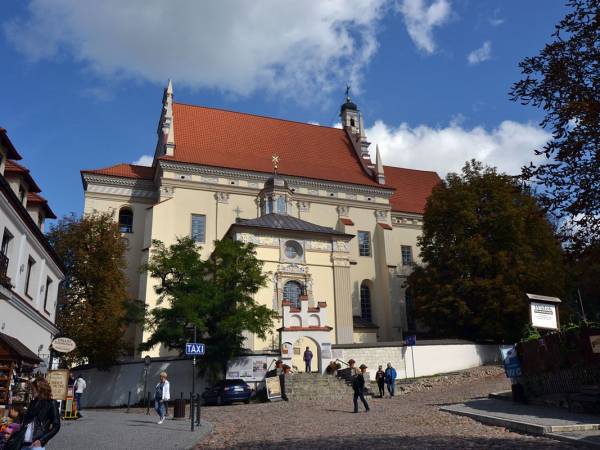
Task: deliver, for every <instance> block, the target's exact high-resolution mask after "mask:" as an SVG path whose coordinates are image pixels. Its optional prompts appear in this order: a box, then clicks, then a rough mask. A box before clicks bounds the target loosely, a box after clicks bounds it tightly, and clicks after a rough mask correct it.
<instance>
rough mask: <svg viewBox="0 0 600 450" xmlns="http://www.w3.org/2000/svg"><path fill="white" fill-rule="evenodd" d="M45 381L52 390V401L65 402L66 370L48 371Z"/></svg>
mask: <svg viewBox="0 0 600 450" xmlns="http://www.w3.org/2000/svg"><path fill="white" fill-rule="evenodd" d="M46 380H47V381H48V383H49V384H50V387H51V388H52V399H53V400H62V401H64V400H66V399H67V390H68V388H69V371H68V370H66V369H60V370H49V371H48V375H46Z"/></svg>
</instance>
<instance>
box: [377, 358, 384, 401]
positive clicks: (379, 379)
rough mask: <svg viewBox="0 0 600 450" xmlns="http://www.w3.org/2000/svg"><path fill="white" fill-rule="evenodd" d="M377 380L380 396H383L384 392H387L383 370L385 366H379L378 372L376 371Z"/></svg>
mask: <svg viewBox="0 0 600 450" xmlns="http://www.w3.org/2000/svg"><path fill="white" fill-rule="evenodd" d="M375 381H376V382H377V387H378V388H379V398H383V394H384V393H385V388H384V387H385V372H384V370H383V366H379V369H377V372H376V373H375Z"/></svg>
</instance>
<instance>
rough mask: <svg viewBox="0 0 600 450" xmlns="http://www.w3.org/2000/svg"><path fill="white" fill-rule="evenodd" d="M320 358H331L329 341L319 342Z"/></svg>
mask: <svg viewBox="0 0 600 450" xmlns="http://www.w3.org/2000/svg"><path fill="white" fill-rule="evenodd" d="M321 358H322V359H331V343H330V342H323V343H322V344H321Z"/></svg>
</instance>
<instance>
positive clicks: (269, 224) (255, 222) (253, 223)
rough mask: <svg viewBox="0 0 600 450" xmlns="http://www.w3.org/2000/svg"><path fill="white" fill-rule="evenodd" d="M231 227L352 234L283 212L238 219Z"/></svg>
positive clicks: (339, 234) (341, 234)
mask: <svg viewBox="0 0 600 450" xmlns="http://www.w3.org/2000/svg"><path fill="white" fill-rule="evenodd" d="M232 227H247V228H265V229H269V230H285V231H299V232H303V233H318V234H332V235H337V236H348V237H351V236H352V235H350V234H346V233H343V232H341V231H337V230H335V229H333V228H329V227H323V226H321V225H316V224H314V223H311V222H307V221H306V220H302V219H298V218H296V217H292V216H287V215H283V214H275V213H272V214H265V215H264V216H261V217H258V218H256V219H238V220H237V221H236V223H235V224H233V225H232Z"/></svg>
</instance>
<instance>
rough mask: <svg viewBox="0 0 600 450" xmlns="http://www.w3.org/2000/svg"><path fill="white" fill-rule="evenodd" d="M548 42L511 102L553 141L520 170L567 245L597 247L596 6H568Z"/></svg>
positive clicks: (599, 81)
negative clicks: (528, 110)
mask: <svg viewBox="0 0 600 450" xmlns="http://www.w3.org/2000/svg"><path fill="white" fill-rule="evenodd" d="M567 6H568V7H569V8H570V11H569V12H568V14H567V15H566V16H565V17H564V18H563V19H562V20H561V21H560V23H559V24H558V25H557V26H556V31H555V32H554V34H553V38H554V39H553V41H552V42H551V43H550V44H547V45H546V46H545V47H544V49H543V50H541V52H540V53H539V55H537V56H533V57H529V58H525V59H524V60H523V61H522V62H521V63H520V67H521V71H522V74H523V75H524V78H523V79H522V80H520V81H518V82H517V83H515V84H514V85H513V86H512V89H511V92H510V95H511V98H512V100H515V101H520V102H521V103H522V104H525V105H529V104H530V105H532V106H534V107H537V108H542V109H543V110H544V113H545V116H544V119H543V120H542V122H541V124H540V125H541V126H542V127H544V128H550V129H551V130H552V139H551V140H550V141H549V142H548V143H547V144H546V145H545V146H544V147H543V148H541V149H537V150H535V153H536V154H537V155H543V156H545V160H542V161H541V162H539V163H537V164H535V165H534V164H531V165H530V166H529V167H524V169H523V175H524V176H525V178H527V179H529V180H531V181H532V182H533V183H535V184H537V185H539V186H541V187H542V189H540V191H539V197H540V199H541V200H542V204H543V205H544V206H545V207H546V208H548V210H549V211H551V212H552V213H553V214H555V215H556V216H557V218H558V219H559V220H560V222H561V224H562V226H561V231H562V232H561V234H562V235H563V237H564V238H566V239H567V240H568V241H569V242H570V243H571V244H573V245H574V247H576V248H577V247H582V246H583V247H585V246H586V245H588V244H589V243H590V242H594V241H596V242H597V241H600V214H598V211H600V2H598V0H569V1H568V2H567Z"/></svg>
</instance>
